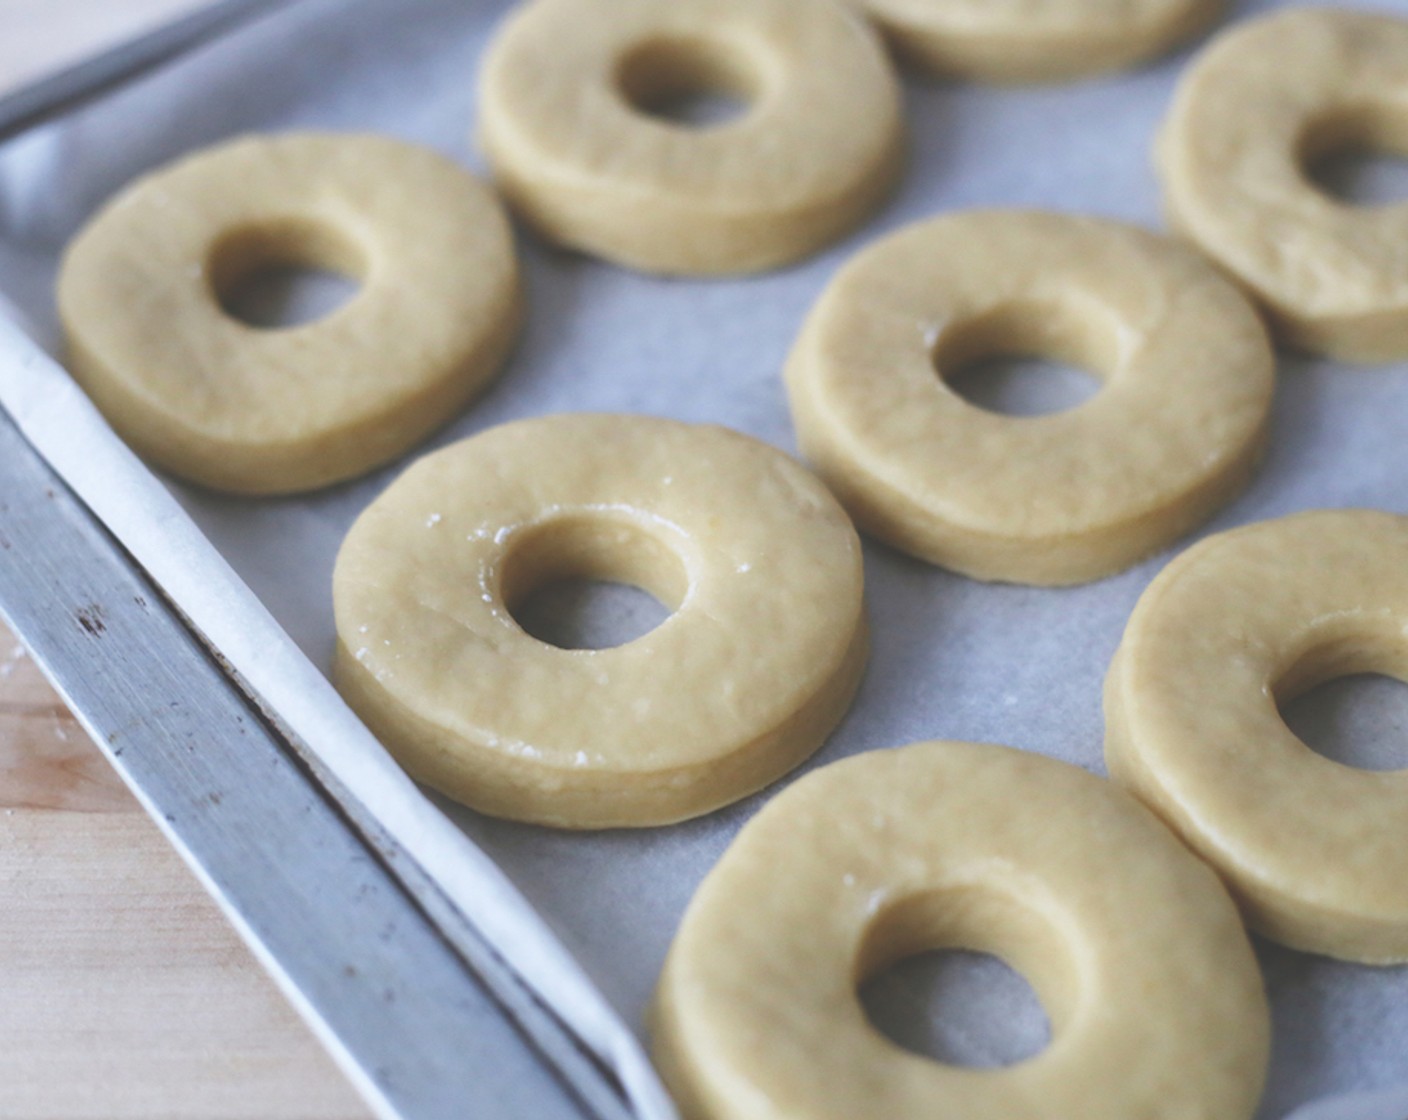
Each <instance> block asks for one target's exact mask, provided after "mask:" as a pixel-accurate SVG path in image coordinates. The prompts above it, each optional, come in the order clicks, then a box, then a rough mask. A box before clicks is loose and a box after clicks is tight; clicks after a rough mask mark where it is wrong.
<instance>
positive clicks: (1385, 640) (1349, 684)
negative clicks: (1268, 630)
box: [1272, 623, 1408, 771]
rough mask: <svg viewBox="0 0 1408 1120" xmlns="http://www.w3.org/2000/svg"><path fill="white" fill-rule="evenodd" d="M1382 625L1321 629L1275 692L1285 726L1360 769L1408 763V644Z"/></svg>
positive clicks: (1313, 747) (1406, 767)
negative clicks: (1406, 732) (1326, 631)
mask: <svg viewBox="0 0 1408 1120" xmlns="http://www.w3.org/2000/svg"><path fill="white" fill-rule="evenodd" d="M1382 625H1383V628H1382V630H1378V629H1375V628H1372V627H1371V628H1370V629H1368V630H1363V629H1357V628H1355V629H1350V628H1348V627H1345V626H1343V624H1338V625H1335V626H1334V627H1333V629H1332V632H1331V633H1329V634H1321V635H1319V636H1318V640H1317V641H1316V642H1315V643H1314V644H1312V645H1311V646H1310V647H1309V648H1308V649H1305V650H1303V651H1302V652H1300V653H1299V654H1298V656H1296V657H1295V658H1294V660H1293V661H1292V662H1291V664H1290V665H1289V666H1288V667H1287V668H1286V670H1285V671H1284V672H1283V673H1282V674H1281V676H1280V678H1279V679H1278V680H1277V682H1276V683H1275V685H1274V686H1273V688H1272V694H1273V695H1274V697H1275V699H1276V707H1277V710H1278V711H1279V712H1280V714H1281V719H1282V720H1283V721H1284V722H1285V724H1286V726H1287V727H1289V728H1290V729H1291V732H1292V733H1293V734H1294V735H1295V736H1296V738H1298V739H1299V740H1300V741H1301V742H1302V743H1304V744H1305V745H1306V747H1307V748H1309V749H1310V750H1313V751H1315V752H1316V753H1317V754H1319V755H1322V756H1324V757H1325V758H1328V759H1330V760H1331V761H1332V762H1338V763H1340V764H1341V765H1343V766H1351V767H1354V768H1355V769H1358V770H1380V771H1385V770H1408V740H1405V737H1404V727H1405V725H1406V724H1408V683H1405V682H1408V648H1405V646H1404V641H1403V635H1402V631H1401V630H1400V629H1398V628H1397V627H1394V626H1390V625H1388V624H1387V623H1385V624H1382ZM1385 728H1387V729H1388V730H1389V732H1390V734H1388V735H1385V734H1384V731H1385Z"/></svg>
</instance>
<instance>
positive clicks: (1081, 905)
mask: <svg viewBox="0 0 1408 1120" xmlns="http://www.w3.org/2000/svg"><path fill="white" fill-rule="evenodd" d="M943 948H965V949H975V950H979V951H983V952H990V953H993V954H995V955H997V956H999V957H1001V958H1002V959H1003V960H1005V961H1006V962H1007V963H1008V964H1009V965H1011V966H1012V967H1013V968H1015V969H1017V970H1018V971H1019V972H1021V973H1022V974H1023V975H1024V976H1025V977H1026V979H1027V980H1028V982H1029V983H1030V984H1031V985H1032V987H1033V988H1034V989H1035V991H1036V993H1037V995H1038V997H1039V998H1040V1000H1041V1002H1042V1005H1043V1007H1044V1008H1045V1009H1046V1013H1047V1017H1048V1019H1049V1021H1050V1023H1051V1028H1052V1040H1051V1043H1050V1044H1049V1045H1048V1046H1047V1047H1046V1049H1045V1050H1043V1051H1042V1052H1041V1053H1039V1054H1037V1055H1036V1056H1034V1057H1032V1058H1029V1059H1027V1060H1025V1061H1022V1062H1019V1063H1017V1064H1015V1065H1012V1066H1009V1067H1006V1068H1004V1069H968V1068H959V1067H956V1066H950V1065H945V1064H942V1063H940V1062H936V1061H930V1060H927V1059H925V1058H922V1057H919V1056H916V1055H914V1054H911V1053H909V1052H907V1051H905V1050H902V1049H900V1048H899V1047H898V1046H895V1045H894V1044H892V1043H891V1042H889V1041H888V1040H887V1039H885V1038H884V1037H883V1036H882V1035H881V1034H880V1033H879V1032H878V1031H877V1030H875V1029H874V1027H872V1026H871V1024H870V1023H869V1021H868V1020H867V1018H866V1015H865V1012H864V1011H863V1010H862V1008H861V1005H860V1002H859V1000H858V998H857V995H856V992H857V989H858V988H859V986H860V985H861V983H862V982H863V981H864V980H865V979H866V978H867V977H869V976H871V975H874V974H875V973H877V972H879V971H880V970H882V969H883V968H885V967H886V966H887V965H889V964H891V963H893V962H895V961H897V960H899V959H901V958H903V957H906V956H909V955H911V954H914V953H918V952H921V951H924V950H929V949H943ZM1269 1033H1270V1028H1269V1023H1268V1014H1267V1007H1266V998H1265V995H1264V994H1263V991H1262V985H1261V978H1260V974H1259V973H1258V971H1257V965H1256V961H1255V958H1254V957H1253V955H1252V951H1251V947H1250V945H1249V944H1248V942H1247V937H1246V934H1245V932H1244V930H1243V928H1242V925H1241V922H1240V920H1239V918H1238V915H1237V910H1236V907H1235V906H1233V904H1232V901H1231V899H1229V898H1228V896H1227V893H1226V892H1225V891H1224V890H1223V888H1222V886H1221V884H1219V883H1218V881H1217V877H1216V876H1215V875H1213V874H1212V873H1211V872H1210V871H1209V870H1208V868H1207V867H1205V866H1204V865H1203V864H1202V863H1201V862H1200V861H1198V860H1197V859H1195V858H1194V857H1193V856H1192V855H1190V854H1189V853H1188V852H1187V850H1186V849H1185V848H1183V846H1182V845H1181V844H1179V843H1178V841H1177V840H1176V839H1175V838H1174V837H1173V836H1172V835H1170V834H1169V832H1168V831H1167V830H1166V829H1165V828H1164V827H1163V826H1162V825H1161V824H1160V823H1159V822H1158V821H1157V820H1156V819H1155V818H1154V817H1153V816H1152V815H1151V814H1149V813H1148V812H1146V811H1145V810H1144V809H1143V808H1142V807H1141V806H1140V805H1139V804H1138V803H1137V802H1136V801H1135V800H1134V799H1133V798H1131V797H1128V796H1127V795H1125V794H1124V793H1123V792H1122V791H1121V790H1119V789H1118V788H1117V787H1115V786H1112V785H1110V784H1109V783H1108V782H1104V781H1102V780H1100V779H1099V778H1096V777H1094V776H1092V775H1090V774H1087V773H1086V772H1084V771H1082V770H1079V769H1077V768H1075V767H1073V766H1069V765H1067V764H1064V763H1060V762H1054V761H1052V760H1050V759H1046V758H1042V757H1040V756H1038V755H1032V754H1026V753H1023V752H1021V751H1015V750H1012V749H1010V748H1007V747H996V746H983V745H975V744H972V743H952V742H949V743H943V742H935V743H920V744H917V745H914V746H909V747H904V748H901V749H898V750H889V751H879V752H875V753H871V754H865V755H861V756H859V757H856V758H851V759H847V760H845V761H843V762H838V763H835V764H833V765H831V766H827V767H825V768H823V769H821V770H819V771H817V772H815V773H813V774H810V775H808V776H807V777H805V778H803V779H801V780H800V781H798V782H796V783H794V784H793V785H791V786H790V787H788V788H787V789H786V790H784V791H783V792H782V793H781V794H779V795H778V796H777V797H775V798H774V799H773V800H772V801H771V802H769V803H768V805H766V806H765V807H764V808H763V810H762V811H761V812H760V813H759V814H758V816H757V817H756V818H755V819H754V820H753V821H752V822H750V823H749V824H748V825H747V826H745V828H744V829H743V831H742V833H740V835H739V836H738V838H737V839H736V840H735V841H734V843H733V844H732V846H731V847H730V848H729V849H728V851H727V852H725V853H724V856H723V858H722V859H721V860H720V861H719V863H718V866H716V867H715V868H714V870H713V871H712V872H710V874H709V876H708V878H707V879H705V881H704V884H703V885H702V886H701V887H700V889H699V892H698V894H697V895H696V896H695V898H694V899H693V901H692V902H691V903H690V906H689V909H688V911H687V912H686V914H685V917H684V922H683V924H682V925H681V927H680V930H679V933H678V935H677V936H676V938H675V941H674V944H673V945H672V946H671V948H670V953H669V956H668V958H667V960H666V964H665V969H664V972H663V974H662V976H661V979H660V986H659V990H658V993H657V998H656V1005H655V1008H654V1021H653V1023H652V1034H653V1039H654V1047H655V1055H656V1060H657V1063H658V1065H659V1067H660V1069H661V1072H662V1074H663V1075H664V1077H665V1079H666V1081H667V1083H668V1084H669V1086H670V1087H671V1089H672V1090H673V1092H674V1094H675V1097H676V1099H677V1100H678V1101H679V1102H680V1104H681V1106H682V1108H683V1111H684V1114H685V1116H686V1117H687V1118H688V1120H792V1118H797V1117H806V1118H807V1120H856V1118H857V1117H884V1118H885V1120H934V1118H939V1117H973V1118H978V1117H984V1118H986V1117H1000V1118H1002V1120H1070V1118H1071V1117H1081V1118H1082V1120H1130V1118H1132V1117H1179V1118H1181V1120H1246V1118H1247V1117H1250V1116H1251V1115H1252V1111H1253V1109H1254V1108H1255V1107H1256V1103H1257V1098H1258V1096H1259V1094H1260V1091H1261V1086H1262V1083H1263V1080H1264V1077H1265V1071H1266V1064H1267V1053H1268V1046H1269Z"/></svg>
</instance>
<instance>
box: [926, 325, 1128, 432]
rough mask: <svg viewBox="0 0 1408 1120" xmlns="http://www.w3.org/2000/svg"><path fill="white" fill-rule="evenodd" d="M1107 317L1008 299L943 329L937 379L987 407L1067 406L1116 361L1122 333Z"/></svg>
mask: <svg viewBox="0 0 1408 1120" xmlns="http://www.w3.org/2000/svg"><path fill="white" fill-rule="evenodd" d="M1107 320H1109V316H1108V315H1106V314H1104V313H1101V312H1100V311H1099V309H1096V308H1092V307H1083V308H1079V309H1077V308H1075V307H1071V306H1070V305H1069V304H1067V303H1063V302H1057V301H1051V302H1041V301H1035V300H1023V301H1018V302H1013V303H1006V304H1002V305H1000V306H998V307H994V308H991V309H989V310H987V311H984V312H982V313H980V314H978V315H975V316H973V317H971V318H968V319H965V320H963V321H961V322H958V323H955V324H954V325H953V326H951V327H949V328H948V329H946V330H944V331H942V332H940V333H939V336H938V338H937V339H936V340H935V343H934V346H933V350H932V354H931V357H932V361H933V364H934V368H935V370H936V371H937V372H938V375H939V377H940V379H942V380H943V382H944V383H945V384H946V385H947V386H948V387H949V388H950V389H952V390H953V391H954V392H955V393H957V394H958V395H959V396H960V397H962V398H963V399H964V400H965V401H967V402H968V403H969V404H971V405H973V406H975V407H977V408H980V409H982V410H983V411H985V412H995V413H999V414H1001V415H1004V416H1013V417H1030V416H1046V415H1050V414H1051V413H1055V412H1066V411H1068V410H1070V409H1073V408H1079V407H1080V406H1081V405H1082V404H1084V403H1085V402H1086V401H1088V400H1090V399H1091V398H1092V397H1094V396H1095V394H1096V393H1098V392H1099V391H1100V389H1101V387H1102V385H1103V384H1104V383H1105V382H1106V381H1107V380H1108V379H1109V378H1110V377H1112V376H1113V375H1114V373H1115V371H1116V369H1118V367H1119V364H1120V359H1121V354H1120V343H1119V334H1118V332H1117V329H1116V326H1115V324H1114V322H1113V321H1112V320H1110V321H1107Z"/></svg>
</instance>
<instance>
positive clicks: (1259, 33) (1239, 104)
mask: <svg viewBox="0 0 1408 1120" xmlns="http://www.w3.org/2000/svg"><path fill="white" fill-rule="evenodd" d="M1405 106H1408V21H1405V20H1403V19H1395V18H1393V17H1391V16H1387V15H1375V14H1371V13H1367V12H1353V11H1343V10H1329V9H1318V8H1306V9H1292V10H1290V11H1285V12H1278V13H1276V14H1274V15H1270V16H1266V17H1263V18H1261V19H1256V20H1249V21H1247V22H1245V23H1242V24H1239V25H1237V26H1236V27H1234V28H1232V29H1231V30H1229V31H1227V32H1225V33H1224V34H1223V35H1222V36H1221V37H1219V38H1218V39H1217V40H1216V41H1214V43H1213V44H1212V45H1211V46H1210V47H1208V49H1207V50H1206V51H1205V52H1204V53H1203V54H1202V55H1201V56H1200V57H1199V58H1198V59H1197V60H1196V61H1195V63H1194V64H1193V66H1192V67H1191V68H1190V69H1189V70H1188V72H1187V73H1186V74H1185V75H1184V76H1183V79H1182V81H1181V83H1180V85H1179V88H1178V92H1177V94H1176V96H1175V98H1174V102H1173V107H1172V109H1171V110H1170V112H1169V115H1168V119H1167V120H1166V121H1165V123H1164V126H1163V129H1162V132H1161V133H1160V136H1159V143H1158V148H1157V155H1158V165H1159V172H1160V177H1161V179H1162V181H1163V189H1164V198H1165V204H1166V208H1167V211H1168V216H1169V220H1170V221H1171V222H1172V223H1173V224H1174V225H1175V226H1177V227H1178V228H1179V229H1180V230H1181V231H1182V232H1184V233H1186V234H1187V235H1188V237H1190V238H1191V239H1192V240H1193V241H1195V242H1196V243H1197V244H1198V246H1199V247H1200V248H1201V249H1202V250H1203V251H1204V252H1206V253H1207V254H1208V255H1209V256H1210V257H1212V259H1213V260H1215V261H1216V262H1217V263H1218V264H1220V265H1221V266H1222V267H1224V268H1225V269H1227V271H1228V272H1230V273H1231V274H1232V275H1233V276H1235V277H1237V278H1238V279H1239V280H1240V281H1241V282H1242V283H1244V284H1245V285H1246V286H1247V287H1248V288H1249V289H1250V290H1251V291H1252V292H1253V293H1255V294H1256V296H1257V297H1258V299H1260V300H1261V301H1262V303H1263V304H1264V305H1265V307H1266V309H1267V310H1268V311H1269V312H1270V314H1271V316H1272V319H1273V321H1274V323H1275V325H1276V327H1277V328H1278V330H1279V332H1280V333H1281V334H1282V335H1283V336H1284V338H1285V339H1286V340H1287V341H1288V342H1290V343H1292V344H1294V345H1296V346H1300V347H1303V348H1305V349H1307V350H1310V351H1314V352H1316V353H1324V354H1331V355H1334V356H1337V357H1341V358H1347V359H1350V360H1356V361H1387V360H1390V359H1394V358H1401V357H1404V356H1405V355H1408V254H1405V252H1404V246H1405V245H1408V203H1398V204H1396V205H1389V206H1354V205H1349V204H1347V203H1344V202H1341V201H1339V200H1337V199H1335V198H1332V197H1331V196H1330V195H1328V194H1325V193H1324V192H1322V191H1321V190H1319V189H1318V188H1317V187H1315V186H1314V185H1313V184H1312V183H1311V182H1310V181H1309V180H1308V179H1307V177H1306V171H1305V168H1306V165H1307V164H1308V163H1310V162H1313V161H1314V160H1315V159H1316V158H1317V157H1318V156H1320V155H1323V154H1328V153H1329V152H1331V151H1335V150H1341V149H1347V148H1348V149H1354V148H1360V147H1362V148H1369V149H1379V150H1383V151H1389V152H1398V153H1404V152H1408V108H1405Z"/></svg>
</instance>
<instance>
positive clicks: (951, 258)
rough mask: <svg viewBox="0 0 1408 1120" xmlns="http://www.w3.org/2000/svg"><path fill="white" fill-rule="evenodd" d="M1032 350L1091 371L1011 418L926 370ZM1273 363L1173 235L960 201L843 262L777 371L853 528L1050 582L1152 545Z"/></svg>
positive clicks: (1201, 507) (1235, 478)
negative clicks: (1073, 386) (1051, 399)
mask: <svg viewBox="0 0 1408 1120" xmlns="http://www.w3.org/2000/svg"><path fill="white" fill-rule="evenodd" d="M1032 354H1037V355H1041V356H1043V357H1048V358H1054V359H1058V360H1063V361H1067V362H1070V363H1072V364H1074V365H1078V366H1081V367H1083V368H1085V369H1088V370H1090V371H1091V372H1093V373H1095V374H1097V375H1098V376H1100V377H1101V378H1102V379H1103V381H1104V386H1103V388H1102V390H1101V391H1100V392H1099V393H1098V394H1097V395H1096V396H1095V397H1093V398H1092V399H1091V400H1089V401H1088V402H1086V403H1085V404H1083V405H1081V406H1079V407H1078V408H1075V409H1071V410H1069V411H1066V412H1061V413H1055V414H1052V415H1047V416H1038V417H1026V416H1023V417H1012V416H1001V415H997V414H994V413H992V412H988V411H985V410H983V409H980V408H978V407H976V406H974V405H971V404H969V403H968V402H967V401H965V400H964V399H963V398H962V397H960V396H959V395H958V394H957V393H956V392H954V391H953V390H952V389H951V388H950V387H949V386H948V384H947V383H946V382H945V380H944V376H943V375H944V374H945V373H947V372H950V371H952V370H955V369H957V368H959V367H961V366H962V365H964V364H965V363H967V362H969V361H972V360H974V359H976V358H983V357H994V356H998V355H1006V356H1015V355H1032ZM936 367H937V372H936ZM1273 367H1274V358H1273V355H1272V352H1271V348H1270V344H1269V342H1268V340H1267V337H1266V332H1265V330H1264V328H1263V327H1262V325H1261V322H1260V320H1259V319H1258V318H1257V316H1256V314H1255V312H1253V311H1252V309H1251V307H1250V306H1249V305H1248V303H1247V302H1246V300H1245V299H1243V298H1242V297H1241V296H1240V295H1239V294H1238V292H1237V290H1236V289H1235V288H1234V287H1233V286H1232V285H1231V284H1229V283H1228V282H1227V281H1225V280H1223V279H1222V278H1221V277H1220V276H1219V275H1218V274H1217V272H1216V271H1215V270H1214V269H1213V268H1212V267H1210V266H1209V265H1208V264H1207V263H1206V262H1205V261H1204V260H1202V259H1201V258H1200V257H1199V256H1197V255H1196V254H1195V253H1192V252H1190V251H1188V250H1187V249H1185V248H1182V247H1180V246H1178V245H1176V244H1175V243H1173V242H1171V241H1168V240H1166V239H1163V238H1160V237H1156V236H1154V235H1153V234H1150V233H1146V232H1144V231H1142V230H1138V229H1134V228H1132V227H1129V226H1123V225H1117V224H1115V223H1112V222H1108V221H1099V220H1096V219H1093V218H1078V217H1072V216H1069V215H1060V214H1046V213H1037V212H1029V211H972V212H968V213H962V214H955V215H950V216H945V217H941V218H936V219H933V220H930V221H926V222H921V223H919V224H917V225H913V226H910V227H908V228H906V229H902V230H900V231H899V232H898V233H895V234H892V235H890V236H888V237H886V238H884V239H883V240H881V241H879V242H877V243H876V244H874V245H872V246H871V247H869V248H868V249H866V250H864V251H863V252H862V253H860V254H859V255H858V256H857V257H856V258H855V259H854V260H852V261H851V262H850V263H849V264H847V265H846V266H845V267H844V268H843V269H842V270H841V271H840V273H839V274H838V275H837V276H836V278H835V279H834V280H833V281H832V282H831V284H830V286H829V287H828V288H827V289H826V291H825V292H824V293H823V295H822V297H821V299H820V300H819V301H818V303H817V305H816V306H815V308H814V309H813V310H812V312H811V315H810V316H809V318H808V319H807V322H806V324H805V326H804V327H803V330H802V333H801V335H800V337H799V338H798V340H797V342H796V344H795V346H794V347H793V350H792V354H791V356H790V357H789V359H788V362H787V368H786V378H787V388H788V395H789V397H790V400H791V405H792V415H793V419H794V421H795V423H796V426H797V434H798V438H799V440H800V442H801V446H802V449H803V451H804V452H805V453H806V455H807V457H808V458H809V459H810V460H811V461H812V462H813V463H814V464H815V465H816V467H817V469H818V471H819V472H820V473H821V475H822V477H823V478H825V479H826V481H827V482H828V483H829V484H830V485H831V488H832V490H833V491H834V492H835V493H836V494H837V496H838V497H839V498H840V499H841V501H842V504H844V505H845V506H846V508H847V509H848V510H850V512H851V514H852V516H853V517H855V518H856V521H857V522H858V523H859V524H860V526H861V527H862V528H863V529H867V530H868V531H870V532H871V533H874V534H875V535H876V536H878V537H880V538H881V539H882V540H885V541H888V542H889V543H890V544H892V545H894V546H896V547H897V548H900V549H902V550H904V551H905V552H908V553H910V554H912V555H914V556H918V557H920V558H922V559H925V560H928V561H930V562H932V563H935V564H939V565H942V566H943V567H946V568H952V569H953V570H955V571H958V572H962V573H964V574H966V575H970V576H974V577H977V578H979V579H991V580H1009V581H1014V582H1019V583H1035V584H1064V583H1079V582H1081V581H1084V580H1091V579H1096V578H1098V577H1100V576H1104V575H1108V574H1110V573H1112V572H1115V571H1118V570H1119V569H1121V568H1124V567H1126V566H1128V565H1129V564H1132V563H1134V562H1135V561H1137V560H1140V559H1142V558H1143V557H1145V556H1147V555H1149V554H1150V553H1152V552H1155V551H1156V550H1158V549H1159V548H1162V547H1163V546H1165V545H1167V544H1168V543H1169V542H1170V541H1173V540H1174V539H1176V538H1177V537H1178V536H1180V535H1181V534H1183V533H1185V532H1187V531H1188V530H1189V529H1191V528H1192V527H1193V526H1194V525H1196V524H1198V523H1199V522H1200V521H1202V520H1203V519H1204V518H1205V517H1207V516H1208V515H1209V514H1210V513H1211V512H1212V511H1213V510H1215V509H1217V508H1218V507H1219V506H1221V505H1222V504H1223V503H1224V502H1226V501H1228V500H1229V498H1230V497H1231V496H1232V495H1233V494H1235V493H1236V492H1237V491H1238V490H1239V489H1240V488H1241V486H1242V485H1243V484H1244V483H1245V482H1246V481H1247V479H1248V478H1249V476H1250V475H1251V472H1252V470H1253V468H1254V466H1255V465H1256V462H1257V460H1258V457H1259V455H1260V452H1261V448H1262V445H1263V442H1264V438H1265V433H1266V427H1267V418H1268V411H1269V408H1270V404H1271V393H1272V380H1273Z"/></svg>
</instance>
